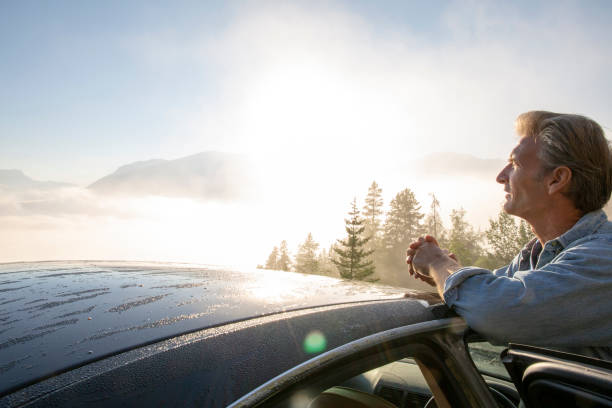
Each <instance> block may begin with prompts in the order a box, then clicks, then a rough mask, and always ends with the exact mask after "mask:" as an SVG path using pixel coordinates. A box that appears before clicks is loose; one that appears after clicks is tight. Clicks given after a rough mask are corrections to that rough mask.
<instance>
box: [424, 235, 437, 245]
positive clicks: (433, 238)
mask: <svg viewBox="0 0 612 408" xmlns="http://www.w3.org/2000/svg"><path fill="white" fill-rule="evenodd" d="M425 241H427V242H433V243H434V244H436V245H437V246H440V244H438V241H437V240H436V238H435V237H433V236H431V235H425Z"/></svg>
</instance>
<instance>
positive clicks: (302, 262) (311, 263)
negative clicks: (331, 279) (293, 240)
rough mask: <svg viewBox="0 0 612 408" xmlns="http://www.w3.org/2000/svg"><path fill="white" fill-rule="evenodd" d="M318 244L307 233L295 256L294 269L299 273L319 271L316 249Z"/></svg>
mask: <svg viewBox="0 0 612 408" xmlns="http://www.w3.org/2000/svg"><path fill="white" fill-rule="evenodd" d="M318 249H319V244H318V243H317V242H315V240H314V239H313V238H312V234H311V233H308V236H307V237H306V240H305V241H304V243H302V245H300V246H299V248H298V251H297V255H296V256H295V271H296V272H300V273H319V259H318V257H317V250H318Z"/></svg>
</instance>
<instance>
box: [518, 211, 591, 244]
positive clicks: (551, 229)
mask: <svg viewBox="0 0 612 408" xmlns="http://www.w3.org/2000/svg"><path fill="white" fill-rule="evenodd" d="M582 215H583V214H582V212H581V211H580V210H578V209H576V208H573V207H572V208H570V209H568V208H565V209H558V210H557V209H554V208H553V209H549V211H547V212H545V213H543V214H541V215H540V216H539V217H535V219H530V220H527V222H529V224H530V225H531V228H532V229H533V233H534V234H535V236H536V237H537V238H538V241H540V242H541V243H542V245H544V244H545V243H547V242H548V241H550V240H553V239H555V238H558V237H559V236H561V235H563V234H564V233H565V232H567V231H568V230H569V229H570V228H572V227H573V226H574V225H575V224H576V223H577V222H578V220H579V219H580V218H581V217H582Z"/></svg>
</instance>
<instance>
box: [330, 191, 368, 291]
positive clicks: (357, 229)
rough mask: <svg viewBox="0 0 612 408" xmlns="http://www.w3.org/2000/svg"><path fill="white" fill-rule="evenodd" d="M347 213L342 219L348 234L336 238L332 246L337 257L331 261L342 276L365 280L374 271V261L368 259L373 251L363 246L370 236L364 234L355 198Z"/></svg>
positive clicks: (362, 221)
mask: <svg viewBox="0 0 612 408" xmlns="http://www.w3.org/2000/svg"><path fill="white" fill-rule="evenodd" d="M348 215H349V218H347V219H345V220H344V222H345V225H346V226H345V229H346V233H347V235H348V236H347V238H346V239H344V240H340V239H339V240H338V244H339V245H338V246H335V247H334V252H335V253H336V255H337V257H336V258H335V259H333V258H332V262H333V263H334V264H335V265H336V267H337V268H338V272H340V276H341V277H342V278H344V279H357V280H365V279H366V278H367V277H368V276H370V275H372V274H373V273H374V269H375V268H374V265H373V263H374V262H373V261H372V260H370V259H368V258H369V256H370V255H371V254H372V252H373V251H372V250H367V249H366V248H365V245H366V243H367V242H368V241H369V240H370V238H371V237H367V236H365V234H364V231H365V226H364V225H363V224H364V220H363V218H361V217H360V215H359V210H358V208H357V199H354V200H353V202H352V203H351V210H350V211H349V213H348Z"/></svg>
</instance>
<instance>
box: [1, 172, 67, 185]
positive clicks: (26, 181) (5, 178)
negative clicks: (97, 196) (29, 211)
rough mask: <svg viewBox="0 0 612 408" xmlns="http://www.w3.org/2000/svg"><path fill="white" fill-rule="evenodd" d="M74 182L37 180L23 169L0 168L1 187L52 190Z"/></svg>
mask: <svg viewBox="0 0 612 408" xmlns="http://www.w3.org/2000/svg"><path fill="white" fill-rule="evenodd" d="M70 186H72V184H68V183H59V182H56V181H37V180H33V179H31V178H29V177H28V176H26V175H25V174H24V173H23V172H22V171H21V170H0V188H5V189H8V190H30V189H38V190H50V189H54V188H61V187H70Z"/></svg>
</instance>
